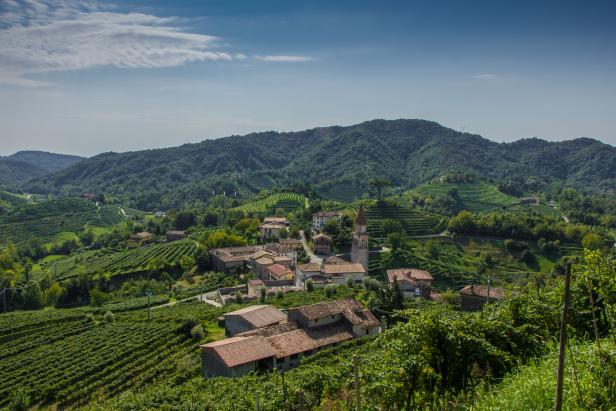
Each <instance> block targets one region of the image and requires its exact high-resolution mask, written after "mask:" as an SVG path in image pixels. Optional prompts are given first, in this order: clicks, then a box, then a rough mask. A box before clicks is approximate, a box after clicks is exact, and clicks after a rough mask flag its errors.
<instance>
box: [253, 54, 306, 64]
mask: <svg viewBox="0 0 616 411" xmlns="http://www.w3.org/2000/svg"><path fill="white" fill-rule="evenodd" d="M254 58H255V60H259V61H266V62H277V63H303V62H305V61H310V60H312V58H310V57H306V56H288V55H287V56H285V55H282V56H258V55H257V56H254Z"/></svg>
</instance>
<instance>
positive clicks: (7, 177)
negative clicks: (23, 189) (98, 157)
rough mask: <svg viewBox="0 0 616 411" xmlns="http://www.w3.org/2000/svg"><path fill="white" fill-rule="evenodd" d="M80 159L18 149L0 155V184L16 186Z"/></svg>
mask: <svg viewBox="0 0 616 411" xmlns="http://www.w3.org/2000/svg"><path fill="white" fill-rule="evenodd" d="M82 159H83V157H79V156H72V155H67V154H55V153H47V152H44V151H18V152H17V153H15V154H12V155H10V156H7V157H2V156H0V186H1V185H5V186H8V187H17V186H18V185H19V184H20V183H24V182H26V181H28V180H30V179H31V178H35V177H41V176H44V175H46V174H49V173H52V172H55V171H59V170H62V169H63V168H65V167H68V166H71V165H73V164H75V163H77V162H79V161H81V160H82Z"/></svg>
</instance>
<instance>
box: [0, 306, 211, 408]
mask: <svg viewBox="0 0 616 411" xmlns="http://www.w3.org/2000/svg"><path fill="white" fill-rule="evenodd" d="M222 312H223V309H220V308H215V307H212V306H209V305H206V304H202V303H197V302H195V303H188V304H179V305H176V306H173V307H169V308H164V309H160V310H152V320H151V321H149V322H148V321H147V314H146V311H145V310H139V311H132V312H116V314H115V320H114V321H113V322H107V321H105V320H104V319H103V317H102V312H101V311H93V310H91V309H70V310H45V311H36V312H16V313H10V314H6V315H3V316H0V325H2V327H0V329H1V331H0V341H2V344H0V347H1V348H0V369H1V370H2V373H1V374H0V387H1V388H0V408H1V407H4V406H6V405H7V403H8V401H9V399H10V397H11V393H13V392H14V391H15V389H17V388H24V389H27V390H29V391H30V396H31V398H32V399H33V400H34V402H39V403H41V404H46V405H51V404H55V405H57V406H58V407H60V408H61V407H67V406H78V405H84V404H86V403H88V402H92V401H96V400H100V399H104V398H109V397H112V396H114V395H117V394H119V393H121V392H123V391H126V390H128V389H131V390H139V388H140V387H143V386H144V385H145V384H147V383H149V382H151V381H154V380H158V379H160V378H163V377H164V376H166V375H168V374H170V373H172V372H174V371H176V369H177V367H178V362H181V361H182V360H183V359H185V358H186V357H189V358H191V359H192V360H193V361H196V358H197V356H198V350H197V343H198V342H197V341H195V340H192V339H191V338H189V337H187V335H186V333H185V332H184V331H183V329H182V327H183V324H184V323H185V322H186V320H187V319H190V318H198V319H199V320H200V321H201V322H204V324H206V323H208V324H209V325H210V327H212V326H213V325H211V324H213V321H214V320H215V319H216V318H217V317H218V316H220V315H221V314H222ZM88 313H93V314H94V316H95V320H96V322H93V321H91V320H88V319H86V314H88Z"/></svg>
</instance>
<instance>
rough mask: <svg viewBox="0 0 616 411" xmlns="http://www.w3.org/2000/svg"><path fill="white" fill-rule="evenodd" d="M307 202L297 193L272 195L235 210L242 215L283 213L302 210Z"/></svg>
mask: <svg viewBox="0 0 616 411" xmlns="http://www.w3.org/2000/svg"><path fill="white" fill-rule="evenodd" d="M306 203H307V200H306V197H304V196H303V195H301V194H297V193H273V194H270V195H268V196H266V197H262V198H257V199H254V200H251V201H249V202H248V203H246V204H244V205H241V206H239V207H236V208H235V210H240V211H242V212H243V213H244V214H254V213H258V214H261V213H263V214H266V213H269V214H274V213H275V212H276V210H278V209H283V210H284V212H285V213H289V212H291V211H294V210H297V209H298V208H303V207H305V206H306Z"/></svg>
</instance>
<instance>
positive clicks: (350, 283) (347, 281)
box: [346, 276, 355, 288]
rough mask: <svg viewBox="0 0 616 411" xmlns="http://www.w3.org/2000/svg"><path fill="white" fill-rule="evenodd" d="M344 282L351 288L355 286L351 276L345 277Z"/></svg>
mask: <svg viewBox="0 0 616 411" xmlns="http://www.w3.org/2000/svg"><path fill="white" fill-rule="evenodd" d="M346 284H347V286H348V287H349V288H353V287H354V286H355V280H354V279H353V276H348V277H347V279H346Z"/></svg>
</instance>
